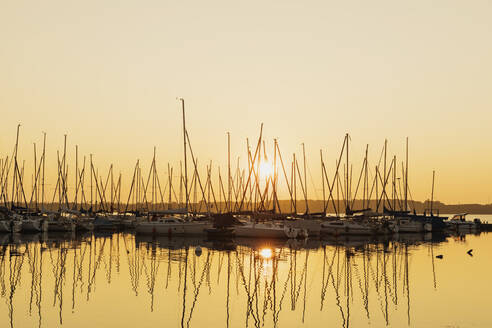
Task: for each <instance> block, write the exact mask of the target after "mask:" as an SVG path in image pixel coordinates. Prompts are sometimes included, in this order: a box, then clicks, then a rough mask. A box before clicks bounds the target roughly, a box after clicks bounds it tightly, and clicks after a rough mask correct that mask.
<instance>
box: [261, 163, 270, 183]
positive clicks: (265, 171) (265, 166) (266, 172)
mask: <svg viewBox="0 0 492 328" xmlns="http://www.w3.org/2000/svg"><path fill="white" fill-rule="evenodd" d="M272 176H273V165H272V163H270V162H268V161H261V163H260V178H261V179H268V178H270V177H272Z"/></svg>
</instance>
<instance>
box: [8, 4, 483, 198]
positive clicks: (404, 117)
mask: <svg viewBox="0 0 492 328" xmlns="http://www.w3.org/2000/svg"><path fill="white" fill-rule="evenodd" d="M491 35H492V3H491V2H490V1H486V0H483V1H481V0H476V1H457V0H456V1H455V0H442V1H440V0H437V1H423V0H422V1H420V0H417V1H383V0H376V1H370V2H369V1H327V0H325V1H268V2H264V1H256V0H252V1H247V2H245V1H241V2H239V1H218V0H211V1H206V2H205V1H186V0H185V1H125V0H123V1H102V2H101V1H90V0H89V1H61V0H60V1H52V0H47V1H42V2H32V1H22V0H15V1H10V0H1V1H0V40H2V45H1V47H0V108H1V118H2V119H1V122H2V128H1V129H0V155H1V157H2V158H5V156H7V155H11V153H12V149H13V146H14V143H15V133H16V127H17V124H19V123H20V124H22V126H21V135H20V144H19V145H20V153H19V154H20V157H21V158H22V159H25V160H26V169H27V170H26V172H29V169H30V170H31V171H32V168H30V165H31V163H32V162H33V143H36V145H37V150H38V156H39V150H40V147H41V145H42V140H43V131H44V132H46V133H47V156H48V157H47V164H49V165H48V167H49V169H48V170H49V172H50V173H49V174H51V175H52V177H51V181H53V176H56V151H57V150H60V151H62V150H63V136H64V134H67V140H68V150H69V151H68V156H69V161H70V163H72V164H73V161H74V156H75V154H74V148H75V145H78V146H79V152H80V156H81V157H82V156H83V155H86V156H89V154H93V156H94V161H95V163H96V165H97V167H98V168H100V170H101V171H104V172H107V168H108V167H109V164H110V163H114V164H115V169H116V170H117V171H121V172H122V174H123V176H124V179H126V180H125V184H124V185H125V187H124V189H125V188H127V187H128V185H129V182H128V180H130V179H131V175H132V172H133V167H134V165H135V162H136V160H137V159H140V160H141V161H142V167H143V168H144V170H145V169H148V167H149V166H150V162H151V160H152V153H153V147H154V146H155V147H156V149H157V161H158V169H159V170H160V172H161V173H160V174H162V176H163V177H162V178H161V179H164V176H165V174H167V163H168V162H170V163H171V164H172V165H173V166H174V167H175V168H176V167H178V166H179V164H178V162H179V160H181V159H182V126H181V109H180V104H179V102H178V101H177V98H178V97H183V98H184V99H185V101H186V115H187V128H188V131H189V134H190V138H191V142H192V147H193V151H194V153H195V155H196V156H197V158H198V160H199V164H200V165H205V163H209V161H210V160H212V161H213V163H214V165H215V166H216V165H220V166H221V169H222V170H223V171H222V172H225V170H226V165H227V135H226V132H230V133H231V151H232V157H233V158H237V157H238V156H239V157H240V158H241V160H242V161H244V160H245V159H246V151H245V150H246V138H249V140H250V142H251V143H255V142H256V140H257V138H258V135H259V130H260V125H261V123H263V124H264V136H265V140H266V145H267V147H269V149H270V150H271V149H272V147H273V139H274V138H277V139H278V141H279V145H280V148H281V150H282V153H283V156H284V157H285V158H289V160H290V158H291V157H292V154H293V153H294V152H295V153H296V154H297V155H298V156H301V155H302V148H301V144H302V143H304V144H305V146H306V157H307V163H308V168H309V172H310V176H312V181H311V182H312V187H310V188H311V190H312V193H311V194H310V195H311V197H310V198H317V197H319V196H320V195H321V194H320V188H321V178H320V176H321V175H320V158H319V151H320V149H322V150H323V154H324V159H325V161H327V162H328V163H329V164H328V167H329V170H330V172H332V173H333V167H334V164H335V160H336V158H338V152H339V150H340V147H341V145H342V142H343V138H344V135H345V133H349V134H350V136H351V144H350V150H351V155H350V156H351V161H352V163H353V165H354V168H353V170H354V172H358V170H360V165H361V163H362V158H363V155H364V151H365V147H366V144H369V161H370V165H371V167H374V166H375V165H376V164H377V161H378V159H379V155H380V153H381V147H382V146H383V144H384V140H385V139H387V140H388V145H389V148H388V152H389V153H391V155H392V154H396V156H397V159H398V161H401V160H402V159H404V154H405V138H406V137H408V138H409V143H410V147H409V154H410V165H409V183H410V188H411V192H412V195H413V198H414V199H416V200H425V199H427V198H429V197H430V193H431V184H432V171H433V170H435V171H436V191H435V194H436V195H435V198H437V199H439V200H441V201H443V202H446V203H471V202H473V203H491V202H492V190H491V187H490V186H491V185H492V173H491V171H490V169H491V168H492V143H491V140H492V129H491V123H492V97H491V95H492V59H491V58H492V42H490V36H491ZM272 152H273V151H271V152H270V153H272ZM31 166H32V165H31ZM71 169H72V170H73V167H72V168H71ZM175 172H176V171H175ZM332 173H331V174H332ZM354 175H355V174H354ZM55 179H56V178H55Z"/></svg>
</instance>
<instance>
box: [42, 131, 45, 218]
mask: <svg viewBox="0 0 492 328" xmlns="http://www.w3.org/2000/svg"><path fill="white" fill-rule="evenodd" d="M45 155H46V132H43V183H42V188H41V210H42V211H44V167H45V165H44V163H45Z"/></svg>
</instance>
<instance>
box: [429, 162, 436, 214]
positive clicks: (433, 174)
mask: <svg viewBox="0 0 492 328" xmlns="http://www.w3.org/2000/svg"><path fill="white" fill-rule="evenodd" d="M435 177H436V171H434V170H433V171H432V193H431V204H430V205H431V206H430V212H431V216H432V215H433V213H432V209H433V208H432V207H433V205H434V180H435Z"/></svg>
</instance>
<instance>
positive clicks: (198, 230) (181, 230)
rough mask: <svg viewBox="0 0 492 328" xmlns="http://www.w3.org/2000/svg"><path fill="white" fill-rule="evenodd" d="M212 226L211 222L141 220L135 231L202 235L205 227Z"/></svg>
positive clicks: (156, 233) (157, 233)
mask: <svg viewBox="0 0 492 328" xmlns="http://www.w3.org/2000/svg"><path fill="white" fill-rule="evenodd" d="M210 228H212V224H211V223H195V222H191V223H188V222H187V223H175V224H168V223H162V222H141V223H138V224H137V226H136V232H137V233H140V234H154V235H202V234H206V229H210Z"/></svg>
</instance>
